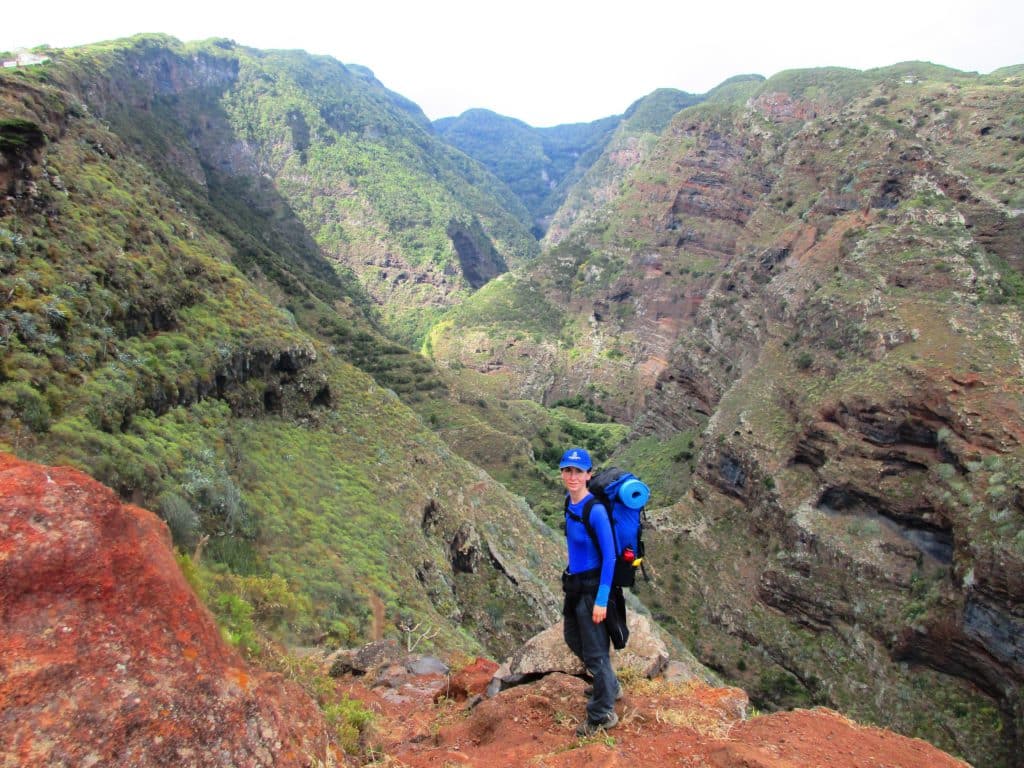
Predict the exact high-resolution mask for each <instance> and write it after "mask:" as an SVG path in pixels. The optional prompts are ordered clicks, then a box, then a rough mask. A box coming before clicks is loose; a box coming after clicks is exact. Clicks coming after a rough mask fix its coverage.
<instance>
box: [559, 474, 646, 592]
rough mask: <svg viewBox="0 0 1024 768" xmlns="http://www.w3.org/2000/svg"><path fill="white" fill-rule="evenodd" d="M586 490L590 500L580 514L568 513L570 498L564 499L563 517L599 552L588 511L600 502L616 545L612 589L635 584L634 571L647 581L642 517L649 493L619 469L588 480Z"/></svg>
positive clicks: (595, 533) (640, 483) (632, 476)
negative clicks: (581, 528) (582, 530)
mask: <svg viewBox="0 0 1024 768" xmlns="http://www.w3.org/2000/svg"><path fill="white" fill-rule="evenodd" d="M587 489H588V490H589V491H590V493H591V494H593V498H592V499H590V500H589V501H587V503H586V504H585V505H584V506H583V510H582V514H581V515H576V514H573V513H572V512H570V511H569V499H568V497H566V500H565V514H566V515H568V516H569V517H571V518H573V519H574V520H576V521H577V522H581V523H583V525H584V526H586V529H587V533H588V534H589V535H590V539H591V541H593V542H594V546H595V547H596V548H597V549H598V550H599V551H600V548H601V547H600V544H599V543H598V540H597V532H596V531H595V530H594V529H593V528H592V527H591V525H590V510H591V508H592V507H593V506H594V503H595V502H601V504H603V505H604V508H605V509H606V510H608V518H609V521H610V522H611V526H612V540H613V541H614V542H615V575H614V577H613V578H612V586H614V587H632V586H633V584H634V583H635V582H636V571H637V568H639V569H640V570H641V571H643V574H644V579H645V580H647V581H650V579H649V578H648V576H647V570H646V569H645V568H644V542H643V527H644V526H643V518H644V505H645V504H646V503H647V500H648V499H649V498H650V496H651V490H650V488H648V487H647V486H646V485H644V483H642V482H641V481H640V480H639V479H638V478H637V477H636V476H635V475H633V474H632V473H630V472H625V471H623V470H621V469H619V468H618V467H608V468H607V469H603V470H601V471H600V472H598V473H597V474H596V475H594V476H593V477H591V478H590V482H589V483H587Z"/></svg>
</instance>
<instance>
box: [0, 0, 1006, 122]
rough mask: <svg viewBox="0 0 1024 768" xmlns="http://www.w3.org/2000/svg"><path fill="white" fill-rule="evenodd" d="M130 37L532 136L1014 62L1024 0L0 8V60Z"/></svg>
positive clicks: (92, 2) (94, 0) (564, 0)
mask: <svg viewBox="0 0 1024 768" xmlns="http://www.w3.org/2000/svg"><path fill="white" fill-rule="evenodd" d="M138 32H165V33H167V34H170V35H173V36H175V37H177V38H179V39H181V40H203V39H206V38H209V37H228V38H232V39H233V40H235V41H236V42H238V43H240V44H242V45H248V46H252V47H255V48H301V49H303V50H306V51H309V52H311V53H318V54H327V55H330V56H333V57H335V58H337V59H338V60H340V61H342V62H345V63H356V64H362V65H364V66H367V67H369V68H370V69H372V70H373V71H374V73H375V74H376V75H377V78H378V79H379V80H380V81H381V82H383V83H384V85H385V86H387V87H388V88H390V89H391V90H393V91H397V92H399V93H401V94H402V95H403V96H406V97H408V98H410V99H412V100H413V101H414V102H416V103H417V104H419V105H420V107H422V108H423V111H424V112H426V114H427V116H428V117H430V118H431V119H437V118H439V117H445V116H448V115H457V114H460V113H461V112H463V111H464V110H466V109H470V108H472V107H484V108H487V109H491V110H494V111H495V112H499V113H501V114H503V115H508V116H510V117H516V118H519V119H520V120H524V121H525V122H527V123H529V124H531V125H533V126H537V127H541V126H549V125H556V124H560V123H572V122H586V121H590V120H595V119H597V118H599V117H606V116H608V115H614V114H619V113H621V112H623V111H624V110H625V109H626V108H627V107H628V106H629V105H630V104H631V103H632V102H633V101H635V100H636V99H638V98H640V97H641V96H644V95H646V94H648V93H650V92H651V91H653V90H654V89H655V88H662V87H668V88H678V89H680V90H684V91H689V92H691V93H704V92H706V91H707V90H709V89H711V88H713V87H714V86H716V85H717V84H718V83H720V82H722V81H723V80H725V79H726V78H728V77H731V76H733V75H738V74H747V73H757V74H761V75H765V76H771V75H773V74H775V73H777V72H780V71H782V70H784V69H794V68H804V67H820V66H842V67H852V68H854V69H870V68H872V67H880V66H887V65H889V64H895V63H898V62H901V61H910V60H924V61H931V62H934V63H936V64H944V65H946V66H950V67H954V68H956V69H961V70H965V71H976V72H982V73H988V72H991V71H992V70H994V69H998V68H999V67H1004V66H1009V65H1011V64H1024V2H1021V0H859V2H835V3H830V2H828V1H827V0H776V2H767V1H764V0H762V1H757V2H755V1H753V0H717V1H716V0H702V1H700V2H694V0H690V2H684V1H683V0H620V1H619V2H606V0H590V1H589V2H580V1H579V0H510V2H507V3H493V2H487V0H475V1H472V0H420V1H419V2H411V1H409V0H403V1H401V2H399V1H398V0H361V2H359V3H345V2H330V0H316V2H313V0H278V2H274V3H266V2H262V0H252V1H250V2H245V3H242V2H235V1H234V0H230V1H228V0H177V1H176V2H173V3H170V2H146V1H145V0H142V1H141V2H134V3H130V4H129V3H124V2H123V1H119V2H116V3H115V2H112V1H108V0H47V1H46V2H40V3H33V2H26V0H17V1H16V2H8V3H5V4H4V9H3V11H2V12H0V51H2V50H11V49H13V48H17V47H28V48H31V47H34V46H36V45H41V44H48V45H51V46H54V47H65V46H72V45H82V44H85V43H92V42H98V41H101V40H110V39H113V38H118V37H126V36H128V35H133V34H136V33H138Z"/></svg>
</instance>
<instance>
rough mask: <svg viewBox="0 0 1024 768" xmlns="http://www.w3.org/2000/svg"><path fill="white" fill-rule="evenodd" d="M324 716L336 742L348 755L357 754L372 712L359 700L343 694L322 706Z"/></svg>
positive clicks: (369, 723)
mask: <svg viewBox="0 0 1024 768" xmlns="http://www.w3.org/2000/svg"><path fill="white" fill-rule="evenodd" d="M324 718H325V719H326V720H327V724H328V725H329V726H331V728H332V729H333V730H334V735H335V737H336V738H337V740H338V744H339V745H340V746H341V748H342V749H343V750H345V752H346V753H348V754H350V755H354V754H358V753H359V751H360V745H361V741H362V736H363V734H364V733H366V731H367V730H368V729H369V727H370V725H371V724H372V723H373V712H371V711H370V710H369V709H367V708H366V706H365V705H364V704H363V703H362V702H361V701H356V700H355V699H350V698H348V697H347V696H345V697H344V698H343V699H342V700H341V701H339V702H337V703H334V704H328V705H327V706H326V707H324Z"/></svg>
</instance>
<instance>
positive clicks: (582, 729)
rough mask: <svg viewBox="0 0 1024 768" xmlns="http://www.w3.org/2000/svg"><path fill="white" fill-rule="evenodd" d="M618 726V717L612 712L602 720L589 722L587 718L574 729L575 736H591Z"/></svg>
mask: <svg viewBox="0 0 1024 768" xmlns="http://www.w3.org/2000/svg"><path fill="white" fill-rule="evenodd" d="M618 724H619V716H618V715H616V714H615V713H614V712H611V713H609V714H608V717H606V718H605V719H604V720H591V719H590V718H589V717H588V718H587V719H586V720H584V721H583V722H582V723H580V724H579V725H578V726H577V727H576V735H577V736H593V735H594V734H595V733H597V732H598V731H607V730H608V729H609V728H614V727H615V726H616V725H618Z"/></svg>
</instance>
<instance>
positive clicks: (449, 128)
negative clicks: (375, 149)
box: [434, 109, 620, 238]
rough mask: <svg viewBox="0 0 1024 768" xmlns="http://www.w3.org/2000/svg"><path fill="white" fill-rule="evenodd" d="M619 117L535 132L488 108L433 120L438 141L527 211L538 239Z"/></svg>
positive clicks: (527, 126) (606, 138)
mask: <svg viewBox="0 0 1024 768" xmlns="http://www.w3.org/2000/svg"><path fill="white" fill-rule="evenodd" d="M619 119H620V118H618V117H608V118H605V119H603V120H597V121H594V122H592V123H579V124H575V125H559V126H554V127H552V128H534V127H532V126H529V125H527V124H526V123H524V122H522V121H520V120H516V119H514V118H511V117H504V116H502V115H498V114H495V113H494V112H490V111H488V110H486V109H471V110H468V111H467V112H464V113H463V114H461V115H459V116H458V117H447V118H443V119H441V120H437V121H435V122H434V127H435V128H436V129H437V132H438V135H439V136H440V137H441V138H442V139H444V140H445V141H447V142H448V143H449V144H451V145H452V146H454V147H457V148H458V149H459V150H461V151H462V152H465V153H466V154H467V155H469V156H470V157H472V158H474V159H476V160H477V161H479V162H480V163H481V164H483V165H484V166H485V167H486V168H487V169H488V170H489V171H491V173H493V174H494V175H495V176H497V177H498V178H499V179H501V180H502V181H504V182H505V184H507V185H508V188H509V189H510V190H511V191H512V192H514V193H515V195H516V196H517V197H518V198H519V200H520V201H522V203H523V205H525V206H526V208H527V210H528V211H529V212H530V215H531V217H532V222H533V231H534V233H535V234H536V235H537V237H538V238H539V237H541V236H543V234H544V230H545V228H546V219H547V218H548V217H550V215H551V214H552V213H554V212H555V210H556V209H557V208H558V206H559V205H560V204H561V202H562V200H563V199H564V198H565V193H566V190H567V189H568V187H569V186H570V184H571V179H572V178H574V177H575V176H578V174H579V173H580V172H581V170H580V168H581V167H582V168H584V169H585V167H586V164H587V163H588V162H593V160H594V159H595V158H596V157H597V156H598V155H599V154H600V151H601V149H602V148H603V147H604V144H605V143H606V142H607V141H608V138H609V137H610V136H611V133H612V131H613V130H614V128H615V126H616V125H617V124H618V122H619Z"/></svg>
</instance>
